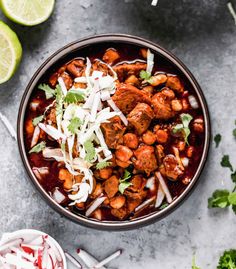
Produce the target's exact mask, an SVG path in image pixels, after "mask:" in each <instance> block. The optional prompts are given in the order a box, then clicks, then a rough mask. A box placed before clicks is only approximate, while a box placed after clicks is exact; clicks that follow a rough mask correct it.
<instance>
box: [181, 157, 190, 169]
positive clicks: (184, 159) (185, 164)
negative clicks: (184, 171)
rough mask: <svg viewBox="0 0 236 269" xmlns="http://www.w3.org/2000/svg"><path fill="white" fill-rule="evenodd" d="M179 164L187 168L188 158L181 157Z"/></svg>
mask: <svg viewBox="0 0 236 269" xmlns="http://www.w3.org/2000/svg"><path fill="white" fill-rule="evenodd" d="M181 162H182V164H183V166H184V167H188V165H189V158H187V157H183V158H181Z"/></svg>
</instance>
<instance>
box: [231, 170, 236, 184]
mask: <svg viewBox="0 0 236 269" xmlns="http://www.w3.org/2000/svg"><path fill="white" fill-rule="evenodd" d="M231 179H232V181H233V182H234V183H236V171H234V172H233V173H232V174H231Z"/></svg>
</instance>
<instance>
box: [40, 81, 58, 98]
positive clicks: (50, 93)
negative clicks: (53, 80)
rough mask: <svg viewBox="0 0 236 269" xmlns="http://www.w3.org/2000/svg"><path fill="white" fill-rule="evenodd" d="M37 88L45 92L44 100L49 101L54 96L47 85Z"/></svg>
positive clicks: (53, 92)
mask: <svg viewBox="0 0 236 269" xmlns="http://www.w3.org/2000/svg"><path fill="white" fill-rule="evenodd" d="M38 88H39V89H40V90H42V91H44V92H45V95H46V99H50V98H52V97H53V96H54V95H55V90H54V89H52V88H51V87H50V86H49V85H47V84H40V85H39V86H38Z"/></svg>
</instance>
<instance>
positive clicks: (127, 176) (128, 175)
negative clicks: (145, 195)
mask: <svg viewBox="0 0 236 269" xmlns="http://www.w3.org/2000/svg"><path fill="white" fill-rule="evenodd" d="M131 176H132V175H131V173H130V172H129V171H128V170H125V172H124V175H123V177H122V178H120V180H119V182H120V184H119V192H120V193H122V194H123V193H124V191H125V189H127V188H128V187H129V186H131V185H132V183H131V182H129V181H127V180H129V179H130V178H131Z"/></svg>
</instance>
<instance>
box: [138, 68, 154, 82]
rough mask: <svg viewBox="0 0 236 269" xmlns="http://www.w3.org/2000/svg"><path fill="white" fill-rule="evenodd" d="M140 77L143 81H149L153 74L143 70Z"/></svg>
mask: <svg viewBox="0 0 236 269" xmlns="http://www.w3.org/2000/svg"><path fill="white" fill-rule="evenodd" d="M139 76H140V78H141V79H144V80H146V81H148V80H149V79H150V78H151V76H152V74H151V73H149V72H147V71H145V70H141V71H140V73H139Z"/></svg>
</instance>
